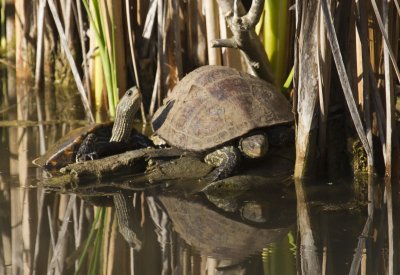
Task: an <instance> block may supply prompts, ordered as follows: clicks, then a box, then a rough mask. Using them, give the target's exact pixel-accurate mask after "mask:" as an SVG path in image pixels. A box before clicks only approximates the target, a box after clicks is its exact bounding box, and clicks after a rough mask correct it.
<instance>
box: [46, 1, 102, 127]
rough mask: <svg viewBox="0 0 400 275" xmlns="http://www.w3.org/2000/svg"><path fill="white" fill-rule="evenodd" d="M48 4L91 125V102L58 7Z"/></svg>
mask: <svg viewBox="0 0 400 275" xmlns="http://www.w3.org/2000/svg"><path fill="white" fill-rule="evenodd" d="M47 3H48V4H49V7H50V11H51V13H52V15H53V18H54V22H55V24H56V28H57V31H58V34H59V36H60V41H61V45H62V47H63V50H64V52H65V55H66V57H67V59H68V62H69V65H70V67H71V71H72V74H73V76H74V79H75V82H76V86H77V88H78V91H79V93H80V96H81V99H82V103H83V107H84V108H85V112H86V116H87V118H88V119H89V121H90V122H91V123H93V122H94V117H93V114H92V111H91V110H90V105H89V101H88V99H87V96H86V93H85V88H84V87H83V84H82V80H81V78H80V76H79V73H78V69H77V67H76V64H75V61H74V58H73V57H72V54H71V51H70V50H69V48H68V44H67V39H66V37H65V34H64V31H63V29H62V24H61V21H60V18H59V17H58V13H57V9H56V6H55V5H54V2H53V0H47Z"/></svg>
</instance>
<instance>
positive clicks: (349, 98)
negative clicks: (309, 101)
mask: <svg viewBox="0 0 400 275" xmlns="http://www.w3.org/2000/svg"><path fill="white" fill-rule="evenodd" d="M321 7H322V14H323V17H324V21H325V26H326V29H327V34H328V38H329V42H330V46H331V50H332V55H333V59H334V61H335V64H336V68H337V71H338V74H339V79H340V82H341V84H342V89H343V92H344V96H345V98H346V103H347V106H348V108H349V111H350V115H351V118H352V119H353V123H354V126H355V128H356V131H357V134H358V136H359V138H360V140H361V143H362V144H363V147H364V150H365V152H366V154H367V157H368V158H369V161H368V163H372V148H371V146H370V145H369V143H368V140H367V137H366V135H365V132H364V129H363V124H362V122H361V118H360V116H359V114H358V110H357V105H356V103H355V100H354V97H353V93H352V91H351V87H350V83H349V79H348V77H347V73H346V69H345V66H344V63H343V59H342V55H341V52H340V48H339V43H338V40H337V36H336V32H335V29H334V26H333V20H332V15H331V13H330V9H329V6H328V2H327V0H322V1H321Z"/></svg>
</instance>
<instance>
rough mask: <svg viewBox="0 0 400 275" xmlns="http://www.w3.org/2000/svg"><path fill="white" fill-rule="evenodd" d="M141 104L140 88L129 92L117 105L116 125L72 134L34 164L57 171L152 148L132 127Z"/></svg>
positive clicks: (104, 124) (72, 132)
mask: <svg viewBox="0 0 400 275" xmlns="http://www.w3.org/2000/svg"><path fill="white" fill-rule="evenodd" d="M140 102H141V96H140V93H139V91H138V89H137V88H136V87H133V88H131V89H129V90H128V91H127V92H126V93H125V95H124V96H123V97H122V98H121V100H120V102H119V104H118V106H117V114H116V117H115V121H114V122H106V123H99V124H93V125H88V126H85V127H81V128H77V129H75V130H72V131H70V132H69V133H68V134H67V135H65V136H64V137H62V138H61V139H60V140H59V141H58V142H56V143H55V144H54V145H53V146H52V147H51V148H50V149H49V150H48V151H47V152H46V153H45V154H44V155H42V156H40V157H39V158H37V159H35V160H34V161H33V163H34V164H36V165H38V166H41V167H44V168H46V169H47V170H55V169H59V168H61V167H64V166H66V165H67V164H70V163H73V162H81V161H85V160H88V159H98V158H102V157H105V156H108V155H113V154H118V153H122V152H125V151H128V150H134V149H138V148H145V147H148V146H152V145H153V143H152V142H151V140H149V139H148V138H147V137H146V136H144V135H142V134H140V133H138V132H137V131H136V130H135V129H133V128H132V126H133V118H134V115H135V113H136V112H137V110H138V108H139V106H140Z"/></svg>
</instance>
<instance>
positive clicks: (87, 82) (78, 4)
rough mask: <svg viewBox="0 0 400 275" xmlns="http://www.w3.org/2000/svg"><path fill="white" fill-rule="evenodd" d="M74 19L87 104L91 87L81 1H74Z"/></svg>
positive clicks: (89, 100)
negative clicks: (79, 46) (76, 27)
mask: <svg viewBox="0 0 400 275" xmlns="http://www.w3.org/2000/svg"><path fill="white" fill-rule="evenodd" d="M75 6H76V17H77V19H78V20H77V21H78V22H77V25H78V33H79V41H80V43H81V51H82V60H83V72H84V79H85V85H86V92H87V97H88V102H89V103H90V102H91V87H90V74H89V64H88V60H87V56H86V54H87V50H86V43H85V31H84V30H83V16H82V6H81V0H76V2H75Z"/></svg>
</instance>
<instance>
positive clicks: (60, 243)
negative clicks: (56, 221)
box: [47, 194, 76, 274]
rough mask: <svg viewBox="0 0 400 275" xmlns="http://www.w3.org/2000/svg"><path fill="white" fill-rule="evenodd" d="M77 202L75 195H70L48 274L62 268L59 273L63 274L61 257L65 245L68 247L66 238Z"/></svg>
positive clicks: (62, 259)
mask: <svg viewBox="0 0 400 275" xmlns="http://www.w3.org/2000/svg"><path fill="white" fill-rule="evenodd" d="M75 200H76V195H75V194H73V195H70V198H69V201H68V206H67V208H66V210H65V213H64V217H63V223H62V225H61V229H60V232H59V233H58V238H57V243H56V245H55V248H54V253H53V257H52V258H51V261H50V264H49V269H48V273H47V274H51V273H52V272H51V271H52V270H53V269H56V268H60V270H59V272H60V273H62V270H63V265H64V258H62V257H61V255H62V251H64V250H65V247H64V245H66V242H65V236H66V233H67V228H68V224H69V220H70V217H71V213H72V208H73V206H74V205H75Z"/></svg>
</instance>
